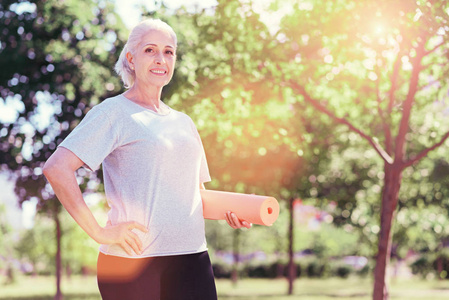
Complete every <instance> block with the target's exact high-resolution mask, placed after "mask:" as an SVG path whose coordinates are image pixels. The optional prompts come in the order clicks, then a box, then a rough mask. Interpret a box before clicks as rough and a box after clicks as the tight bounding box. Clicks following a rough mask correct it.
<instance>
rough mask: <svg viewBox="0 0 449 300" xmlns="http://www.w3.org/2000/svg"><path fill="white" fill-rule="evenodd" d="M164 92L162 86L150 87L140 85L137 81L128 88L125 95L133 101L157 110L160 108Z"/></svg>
mask: <svg viewBox="0 0 449 300" xmlns="http://www.w3.org/2000/svg"><path fill="white" fill-rule="evenodd" d="M161 94H162V87H156V86H153V87H148V86H142V85H139V84H138V83H137V82H136V83H134V85H133V86H132V87H131V88H130V89H129V90H127V91H126V92H125V93H123V95H124V96H125V97H126V98H128V99H130V100H131V101H133V102H135V103H137V104H139V105H142V106H145V107H147V108H150V109H153V110H155V111H156V112H157V111H158V110H159V108H160V99H161Z"/></svg>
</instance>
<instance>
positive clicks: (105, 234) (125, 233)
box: [97, 221, 148, 255]
mask: <svg viewBox="0 0 449 300" xmlns="http://www.w3.org/2000/svg"><path fill="white" fill-rule="evenodd" d="M133 229H138V230H140V231H142V232H148V229H147V228H146V227H145V226H143V225H142V224H139V223H137V222H134V221H131V222H125V223H119V224H117V225H106V226H105V227H103V228H101V230H100V233H99V236H98V239H97V241H98V242H99V243H100V244H118V245H120V246H121V247H122V248H123V250H125V251H126V253H128V255H133V253H132V252H133V251H134V252H135V253H136V254H138V255H139V254H141V253H142V250H143V249H142V241H141V240H140V238H139V237H138V236H137V234H136V233H134V232H133V231H132V230H133Z"/></svg>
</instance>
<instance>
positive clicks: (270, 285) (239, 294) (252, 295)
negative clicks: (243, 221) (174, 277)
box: [0, 276, 449, 300]
mask: <svg viewBox="0 0 449 300" xmlns="http://www.w3.org/2000/svg"><path fill="white" fill-rule="evenodd" d="M371 289H372V282H371V280H369V279H360V278H349V279H337V278H332V279H308V278H304V279H303V278H300V279H297V280H296V281H295V286H294V290H293V292H294V295H293V296H287V295H286V291H287V281H286V280H285V279H274V280H266V279H243V280H241V281H239V282H238V283H237V285H233V284H232V282H231V281H229V280H222V279H220V280H217V290H218V295H219V299H220V300H221V299H222V300H254V299H257V300H287V299H288V300H308V299H310V300H325V299H327V300H330V299H334V300H335V299H337V300H369V299H371V296H370V295H371ZM62 291H63V293H64V299H65V300H79V299H88V300H98V299H100V295H99V293H98V288H97V283H96V278H95V277H92V276H91V277H80V276H73V277H72V278H71V279H70V280H68V279H66V278H64V279H63V282H62ZM54 293H55V279H54V278H53V277H19V278H17V281H16V282H15V283H14V284H11V285H4V286H0V299H1V300H6V299H8V300H19V299H20V300H32V299H33V300H51V299H53V296H54ZM390 293H391V299H395V300H418V299H419V300H443V299H444V300H446V299H449V281H448V280H446V281H437V280H433V281H424V280H418V279H413V280H405V279H402V280H396V281H392V282H391V285H390Z"/></svg>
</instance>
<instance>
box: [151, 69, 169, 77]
mask: <svg viewBox="0 0 449 300" xmlns="http://www.w3.org/2000/svg"><path fill="white" fill-rule="evenodd" d="M150 72H151V73H153V74H155V75H158V76H162V75H165V74H166V73H167V71H165V70H162V69H151V70H150Z"/></svg>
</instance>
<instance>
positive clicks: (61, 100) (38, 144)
mask: <svg viewBox="0 0 449 300" xmlns="http://www.w3.org/2000/svg"><path fill="white" fill-rule="evenodd" d="M112 8H113V7H112V6H111V4H107V3H106V2H104V1H99V2H97V1H93V0H92V1H91V0H86V1H74V0H73V1H64V2H61V1H30V2H22V1H11V0H7V1H2V3H1V4H0V28H2V30H1V32H0V35H1V42H0V43H1V47H0V69H1V70H2V72H1V73H0V103H1V104H2V105H3V106H4V105H5V104H7V105H8V107H9V108H11V107H12V108H13V109H12V111H11V117H10V118H8V119H7V120H2V123H1V125H0V138H1V141H0V165H2V166H6V167H7V168H8V169H9V170H11V171H13V172H14V173H15V175H16V178H17V181H16V193H17V195H18V197H19V201H20V202H21V203H22V202H23V201H27V200H29V199H32V198H33V199H37V201H38V207H39V209H40V211H41V212H45V213H48V214H49V215H51V216H52V218H53V219H54V220H55V222H56V224H58V225H59V221H58V214H59V210H60V204H59V202H58V201H57V200H56V198H55V196H54V194H53V192H52V190H51V187H50V186H49V184H47V182H46V180H45V179H44V176H43V175H42V167H43V164H44V162H45V161H46V159H47V158H48V157H49V156H50V155H51V153H52V152H53V151H54V150H55V148H56V146H57V145H58V144H59V143H60V142H61V141H62V140H63V139H64V138H65V137H66V136H67V135H68V133H69V132H70V131H71V130H72V129H73V128H74V127H75V126H76V125H77V124H78V123H79V120H80V119H81V118H82V117H83V116H84V115H85V114H86V113H87V111H88V110H89V109H90V107H92V106H93V105H95V104H97V103H99V102H100V101H101V100H102V99H103V98H105V97H107V96H109V95H113V94H117V93H118V92H119V91H120V90H122V85H121V83H120V82H119V79H118V78H117V76H114V75H113V71H112V66H113V62H115V61H116V58H117V57H118V53H117V52H118V51H117V49H121V47H122V46H123V41H124V40H125V36H124V31H123V30H121V29H120V28H124V26H123V24H122V23H121V20H120V19H119V18H118V17H117V15H116V14H115V13H114V12H113V11H112ZM83 175H87V176H83ZM78 177H79V183H80V185H81V188H82V190H83V191H85V190H89V188H91V189H96V188H97V185H95V184H92V182H96V181H97V177H96V175H95V174H85V173H83V174H79V176H78ZM91 179H92V180H91ZM89 182H91V183H89ZM56 240H57V241H58V245H60V243H59V242H60V241H59V236H58V235H57V238H56ZM56 253H57V256H56V257H57V261H56V266H57V275H58V276H57V277H58V282H59V274H60V269H59V266H60V260H59V253H60V252H59V249H58V251H57V252H56ZM59 297H61V296H60V290H59V286H58V292H57V298H59Z"/></svg>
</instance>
